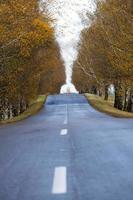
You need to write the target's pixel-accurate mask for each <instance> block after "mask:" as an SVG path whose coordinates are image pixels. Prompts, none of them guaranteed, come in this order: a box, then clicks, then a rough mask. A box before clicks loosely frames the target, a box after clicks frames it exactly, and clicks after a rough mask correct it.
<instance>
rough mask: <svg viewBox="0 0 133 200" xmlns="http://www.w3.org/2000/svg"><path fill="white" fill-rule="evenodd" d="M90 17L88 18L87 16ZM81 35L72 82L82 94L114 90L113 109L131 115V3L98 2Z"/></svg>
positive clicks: (132, 87) (132, 91)
mask: <svg viewBox="0 0 133 200" xmlns="http://www.w3.org/2000/svg"><path fill="white" fill-rule="evenodd" d="M89 17H90V16H89ZM91 18H92V24H91V26H90V27H89V28H87V29H85V30H84V31H83V33H82V38H81V44H80V46H79V55H78V59H77V61H76V62H75V64H74V74H73V80H74V83H75V84H76V86H77V88H78V89H79V90H80V91H83V92H88V91H89V92H93V93H97V94H99V95H102V94H104V95H105V99H106V100H107V99H108V88H109V86H110V85H111V84H113V85H114V88H115V101H114V107H116V108H118V109H120V110H126V111H129V112H133V1H132V0H106V1H100V2H98V5H97V10H96V13H95V15H94V16H91Z"/></svg>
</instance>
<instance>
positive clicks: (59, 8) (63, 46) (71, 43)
mask: <svg viewBox="0 0 133 200" xmlns="http://www.w3.org/2000/svg"><path fill="white" fill-rule="evenodd" d="M50 2H51V3H50V5H48V11H49V13H50V14H51V16H52V17H53V19H54V21H53V24H54V28H55V36H56V40H57V42H58V44H59V46H60V51H61V56H62V58H63V60H64V63H65V70H66V83H71V77H72V67H73V63H74V61H75V60H76V58H77V54H78V44H79V41H80V34H81V31H82V30H83V29H84V28H85V27H86V26H89V25H90V22H89V20H88V17H87V15H86V14H87V13H88V12H89V13H93V12H94V10H95V8H96V5H95V3H94V0H52V1H50Z"/></svg>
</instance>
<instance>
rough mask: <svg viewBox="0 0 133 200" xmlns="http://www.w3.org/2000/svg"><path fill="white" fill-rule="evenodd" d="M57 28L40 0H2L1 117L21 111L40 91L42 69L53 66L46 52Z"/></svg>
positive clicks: (0, 20)
mask: <svg viewBox="0 0 133 200" xmlns="http://www.w3.org/2000/svg"><path fill="white" fill-rule="evenodd" d="M53 32H54V31H53V28H51V26H50V23H49V18H48V16H47V15H46V14H44V13H43V14H42V13H41V11H40V9H39V1H38V0H30V1H26V0H4V1H0V120H2V119H6V118H11V117H13V116H16V115H19V114H20V113H21V112H23V111H24V110H25V109H26V108H27V107H28V105H29V102H30V101H31V100H32V99H33V98H35V97H36V95H37V94H38V90H39V84H40V77H41V76H42V73H44V72H45V71H47V70H48V68H49V70H50V67H51V68H52V67H53V66H51V65H50V64H49V60H48V58H47V53H46V52H47V51H49V50H50V49H53V45H55V39H54V33H53ZM51 59H53V57H52V56H51ZM58 59H60V57H59V58H58ZM61 62H62V61H61ZM57 70H58V68H57ZM62 70H63V68H62ZM50 75H51V74H49V76H50ZM47 76H48V74H47ZM45 84H48V83H45ZM45 92H47V91H45Z"/></svg>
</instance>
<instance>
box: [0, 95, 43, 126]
mask: <svg viewBox="0 0 133 200" xmlns="http://www.w3.org/2000/svg"><path fill="white" fill-rule="evenodd" d="M46 97H47V95H39V96H38V98H37V99H36V100H34V101H32V102H31V104H30V106H29V108H28V109H27V110H26V111H25V112H23V113H22V114H20V115H19V116H16V117H14V118H12V119H8V120H4V121H1V122H0V124H8V123H14V122H18V121H21V120H23V119H26V118H28V117H30V116H32V115H35V114H36V113H37V112H38V111H39V110H41V108H42V107H43V105H44V103H45V100H46Z"/></svg>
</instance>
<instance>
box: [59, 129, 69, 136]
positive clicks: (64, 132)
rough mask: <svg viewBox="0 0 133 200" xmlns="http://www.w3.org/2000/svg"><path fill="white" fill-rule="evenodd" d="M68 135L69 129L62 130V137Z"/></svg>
mask: <svg viewBox="0 0 133 200" xmlns="http://www.w3.org/2000/svg"><path fill="white" fill-rule="evenodd" d="M67 133H68V130H67V129H62V130H61V132H60V135H67Z"/></svg>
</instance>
